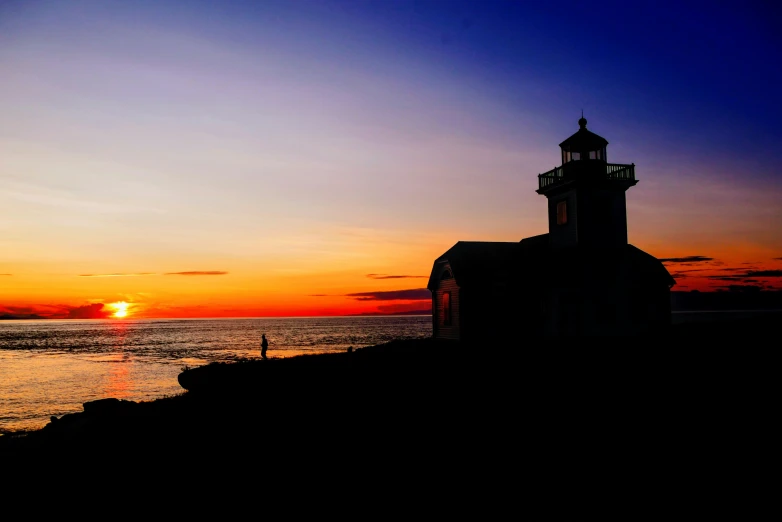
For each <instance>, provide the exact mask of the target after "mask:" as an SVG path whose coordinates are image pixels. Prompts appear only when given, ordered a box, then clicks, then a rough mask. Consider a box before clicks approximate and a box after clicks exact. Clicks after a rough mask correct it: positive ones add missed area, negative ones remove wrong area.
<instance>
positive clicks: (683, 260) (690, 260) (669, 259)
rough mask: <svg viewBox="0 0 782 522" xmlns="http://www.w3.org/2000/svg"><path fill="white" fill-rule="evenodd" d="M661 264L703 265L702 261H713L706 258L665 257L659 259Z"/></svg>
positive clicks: (711, 258)
mask: <svg viewBox="0 0 782 522" xmlns="http://www.w3.org/2000/svg"><path fill="white" fill-rule="evenodd" d="M660 261H661V262H663V263H683V264H687V263H703V262H704V261H714V258H713V257H706V256H685V257H665V258H662V259H660Z"/></svg>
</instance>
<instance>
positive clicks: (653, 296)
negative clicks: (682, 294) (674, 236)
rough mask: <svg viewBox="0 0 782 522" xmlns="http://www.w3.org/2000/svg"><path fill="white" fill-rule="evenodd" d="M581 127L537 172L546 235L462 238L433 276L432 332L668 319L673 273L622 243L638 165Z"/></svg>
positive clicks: (466, 333) (496, 332) (539, 329)
mask: <svg viewBox="0 0 782 522" xmlns="http://www.w3.org/2000/svg"><path fill="white" fill-rule="evenodd" d="M578 123H579V126H580V129H579V130H578V131H577V132H576V133H575V134H573V135H572V136H570V137H569V138H568V139H566V140H565V141H563V142H562V143H560V144H559V146H560V148H561V151H562V165H561V166H559V167H556V168H554V169H553V170H550V171H548V172H545V173H543V174H539V175H538V189H537V193H538V194H542V195H544V196H546V199H547V200H548V223H549V232H548V234H541V235H539V236H533V237H529V238H525V239H522V240H521V241H519V242H518V243H515V242H485V241H459V242H458V243H456V244H455V245H454V246H453V247H451V248H450V249H449V250H448V251H446V252H445V253H444V254H443V255H441V256H440V257H439V258H437V259H436V260H435V262H434V266H433V267H432V272H431V275H430V277H429V284H428V288H429V290H430V291H431V292H432V316H433V323H434V337H436V338H440V339H454V340H462V341H477V340H478V339H486V338H490V339H492V338H493V339H498V338H499V339H510V338H519V339H521V342H523V340H524V339H525V338H527V337H529V336H550V337H559V336H569V335H637V334H643V333H656V332H660V331H662V330H665V329H666V328H667V327H668V326H670V324H671V304H670V303H671V298H670V289H671V287H672V286H673V285H674V283H675V281H674V279H673V278H672V277H671V275H670V274H669V273H668V270H667V269H666V268H665V266H664V265H663V264H662V263H661V262H660V261H659V260H657V259H656V258H655V257H653V256H651V255H649V254H647V253H646V252H643V251H642V250H640V249H638V248H636V247H634V246H633V245H631V244H628V242H627V210H626V206H625V192H626V191H627V189H629V188H630V187H632V186H634V185H635V184H636V183H637V182H638V181H637V180H636V179H635V164H629V165H626V164H611V163H608V161H607V155H606V147H607V145H608V141H606V140H605V139H604V138H602V137H601V136H598V135H597V134H594V133H593V132H590V131H589V130H587V128H586V124H587V121H586V119H584V118H583V117H582V118H581V119H580V120H579V121H578Z"/></svg>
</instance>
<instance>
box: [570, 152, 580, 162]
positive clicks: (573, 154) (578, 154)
mask: <svg viewBox="0 0 782 522" xmlns="http://www.w3.org/2000/svg"><path fill="white" fill-rule="evenodd" d="M570 156H571V157H572V158H573V161H576V160H580V159H581V153H580V152H573V153H571V155H570Z"/></svg>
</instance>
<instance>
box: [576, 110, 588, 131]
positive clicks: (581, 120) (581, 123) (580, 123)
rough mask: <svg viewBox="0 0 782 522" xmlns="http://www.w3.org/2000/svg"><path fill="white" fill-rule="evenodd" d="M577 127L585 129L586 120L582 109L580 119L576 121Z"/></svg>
mask: <svg viewBox="0 0 782 522" xmlns="http://www.w3.org/2000/svg"><path fill="white" fill-rule="evenodd" d="M578 126H579V127H581V128H582V129H586V126H587V121H586V118H584V109H581V119H580V120H578Z"/></svg>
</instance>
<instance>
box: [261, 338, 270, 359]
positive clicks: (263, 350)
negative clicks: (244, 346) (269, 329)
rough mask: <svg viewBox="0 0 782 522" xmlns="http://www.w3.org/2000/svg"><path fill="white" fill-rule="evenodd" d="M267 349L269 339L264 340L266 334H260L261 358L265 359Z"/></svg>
mask: <svg viewBox="0 0 782 522" xmlns="http://www.w3.org/2000/svg"><path fill="white" fill-rule="evenodd" d="M268 349H269V341H267V340H266V334H263V335H261V359H263V360H266V350H268Z"/></svg>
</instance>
